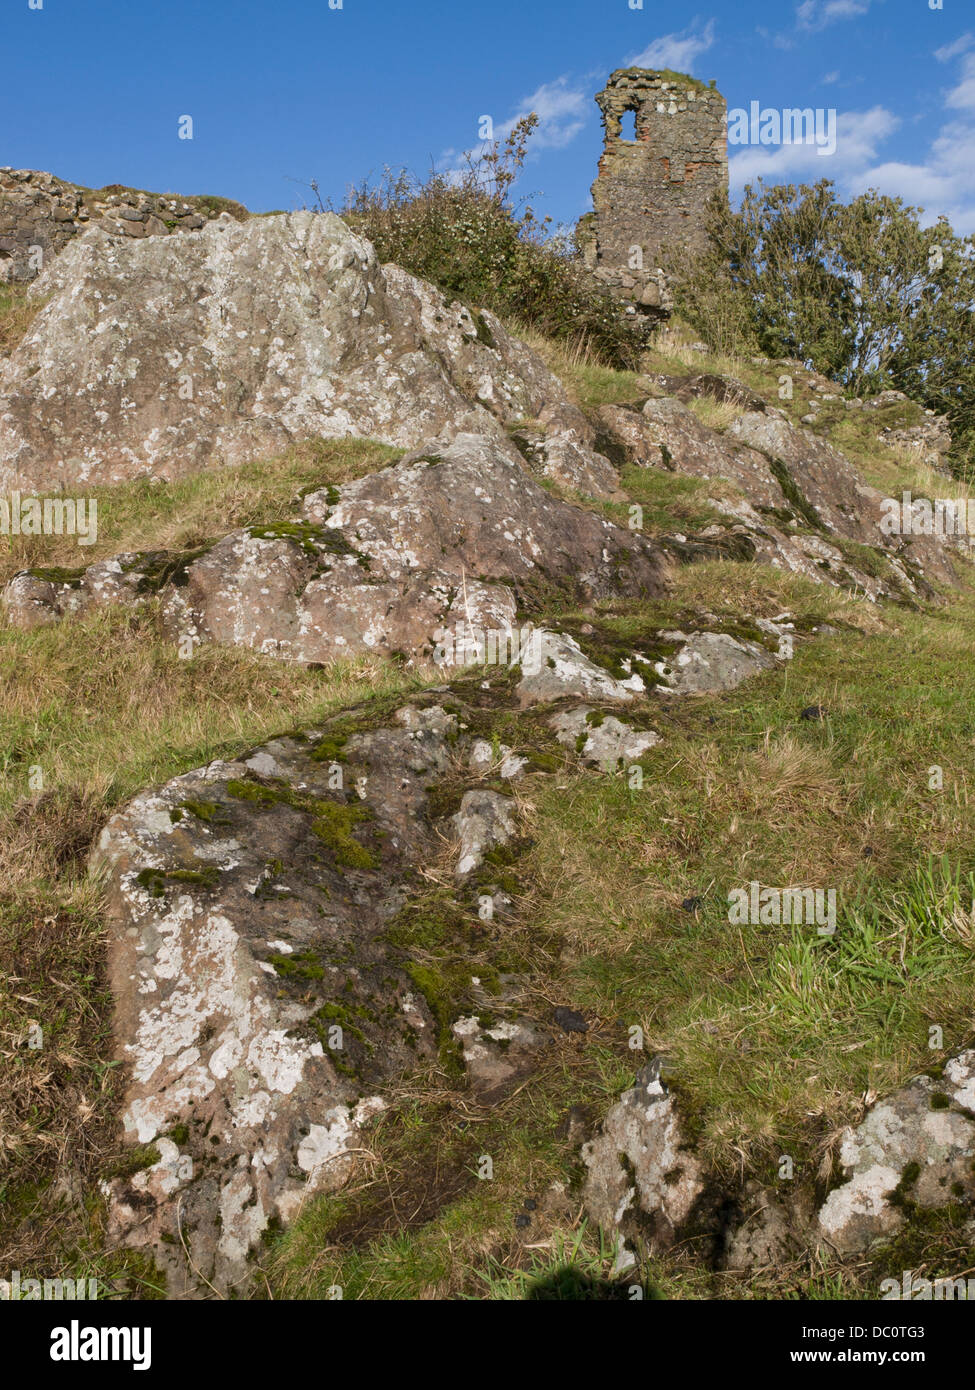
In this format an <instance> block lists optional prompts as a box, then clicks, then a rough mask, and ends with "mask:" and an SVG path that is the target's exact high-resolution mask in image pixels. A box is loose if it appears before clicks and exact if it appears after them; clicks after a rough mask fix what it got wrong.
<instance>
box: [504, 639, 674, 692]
mask: <svg viewBox="0 0 975 1390" xmlns="http://www.w3.org/2000/svg"><path fill="white" fill-rule="evenodd" d="M627 664H628V665H629V666H630V668H631V670H630V673H629V674H627V675H625V676H624V678H623V679H622V680H618V679H617V678H616V677H615V676H613V675H611V674H610V672H609V671H607V670H606V669H605V668H604V667H602V666H597V665H596V663H595V662H594V661H590V660H589V658H588V657H587V656H586V655H585V653H584V652H583V650H582V648H581V647H580V646H579V643H578V642H577V641H576V640H575V638H574V637H570V636H569V635H568V633H564V632H542V633H541V634H540V636H539V653H538V659H537V660H536V661H535V662H534V663H533V666H532V668H531V669H530V670H525V671H524V673H523V674H522V677H521V679H520V681H519V682H518V695H519V697H520V699H521V702H522V704H524V705H529V704H541V703H544V702H546V701H549V700H562V699H566V698H575V699H580V700H586V699H588V700H612V701H620V702H622V703H628V702H629V701H630V700H632V699H633V698H634V696H636V695H642V694H644V693H645V692H646V690H647V686H648V681H652V677H653V666H652V663H651V662H650V661H649V660H646V659H644V658H641V657H640V656H638V655H637V654H634V656H633V658H632V660H629V661H628V662H627ZM641 672H642V674H641ZM644 677H646V678H647V679H645V678H644Z"/></svg>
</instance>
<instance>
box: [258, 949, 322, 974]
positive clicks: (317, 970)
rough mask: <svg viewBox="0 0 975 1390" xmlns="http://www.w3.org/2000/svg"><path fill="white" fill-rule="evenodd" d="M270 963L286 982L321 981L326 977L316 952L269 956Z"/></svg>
mask: <svg viewBox="0 0 975 1390" xmlns="http://www.w3.org/2000/svg"><path fill="white" fill-rule="evenodd" d="M268 963H269V964H270V965H273V966H274V968H275V970H276V971H277V973H278V974H279V975H280V976H281V977H282V979H285V980H321V979H324V976H325V969H324V967H323V965H322V963H321V961H320V960H319V958H318V956H317V955H316V953H315V952H314V951H295V952H294V954H293V955H289V956H286V955H281V954H279V955H273V956H268Z"/></svg>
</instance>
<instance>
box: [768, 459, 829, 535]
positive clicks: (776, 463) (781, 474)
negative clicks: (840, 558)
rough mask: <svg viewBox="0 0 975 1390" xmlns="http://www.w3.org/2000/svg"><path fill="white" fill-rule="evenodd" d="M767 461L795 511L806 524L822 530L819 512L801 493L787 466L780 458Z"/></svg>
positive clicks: (816, 529)
mask: <svg viewBox="0 0 975 1390" xmlns="http://www.w3.org/2000/svg"><path fill="white" fill-rule="evenodd" d="M768 462H769V468H770V469H771V471H772V475H773V477H774V478H775V480H776V482H777V483H778V485H779V487H780V488H781V489H782V491H783V492H784V493H785V496H786V498H787V499H788V501H789V502H791V504H792V506H793V508H794V509H795V511H797V512H798V513H799V515H800V516H801V517H802V518H803V520H804V521H805V522H806V523H807V525H809V526H811V527H812V528H813V530H815V531H824V530H825V529H826V528H825V527H824V526H823V523H822V520H821V519H820V515H819V513H818V512H817V510H816V508H815V507H814V506H813V505H812V503H811V502H808V501H807V500H806V498H805V497H804V496H803V495H802V493H801V492H800V491H799V488H798V487H797V485H796V483H795V481H794V480H793V478H792V475H791V474H790V472H789V470H788V468H786V466H785V464H784V463H783V462H782V460H781V459H777V458H770V459H769V461H768Z"/></svg>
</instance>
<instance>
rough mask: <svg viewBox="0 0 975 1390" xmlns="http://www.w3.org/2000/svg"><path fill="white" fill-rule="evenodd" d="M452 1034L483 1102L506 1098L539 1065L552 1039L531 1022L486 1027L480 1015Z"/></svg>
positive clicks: (464, 1020)
mask: <svg viewBox="0 0 975 1390" xmlns="http://www.w3.org/2000/svg"><path fill="white" fill-rule="evenodd" d="M451 1032H452V1033H453V1035H454V1037H455V1038H456V1039H457V1041H458V1042H459V1043H460V1046H461V1051H462V1054H463V1058H464V1066H465V1068H466V1070H467V1076H468V1079H469V1081H470V1083H471V1086H472V1087H473V1089H474V1090H475V1091H477V1092H478V1093H479V1095H480V1097H481V1099H482V1100H492V1099H494V1098H495V1097H497V1096H499V1095H500V1094H502V1093H503V1092H504V1091H505V1090H506V1089H507V1088H508V1087H509V1086H510V1085H511V1084H512V1083H513V1082H514V1081H516V1080H517V1079H518V1077H520V1076H523V1075H524V1074H525V1073H526V1072H528V1071H530V1070H532V1069H533V1068H534V1067H535V1066H536V1064H537V1060H538V1058H537V1054H538V1052H539V1051H540V1050H541V1049H542V1048H544V1047H546V1046H547V1045H548V1044H549V1043H550V1042H551V1037H550V1036H549V1035H548V1034H547V1033H546V1032H545V1031H544V1030H543V1029H540V1028H539V1027H538V1025H537V1024H536V1023H534V1022H533V1021H532V1020H531V1019H529V1018H514V1019H504V1020H502V1021H501V1022H498V1023H491V1024H488V1025H487V1026H485V1025H482V1023H481V1021H480V1019H479V1018H478V1016H477V1015H476V1014H471V1015H469V1016H468V1017H465V1018H459V1019H457V1020H456V1022H455V1023H453V1024H452V1025H451Z"/></svg>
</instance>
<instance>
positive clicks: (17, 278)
mask: <svg viewBox="0 0 975 1390" xmlns="http://www.w3.org/2000/svg"><path fill="white" fill-rule="evenodd" d="M222 212H229V213H230V214H231V215H232V216H233V217H235V218H237V220H238V221H243V220H244V219H245V218H246V217H248V216H249V214H248V212H247V209H246V208H244V207H242V206H241V204H240V203H235V202H232V201H231V200H230V199H229V198H210V197H193V198H181V197H177V196H174V195H172V194H168V193H166V194H160V193H143V192H142V191H141V189H138V188H125V187H123V186H122V185H121V184H109V185H108V186H107V187H106V188H101V189H97V190H96V189H92V188H83V187H82V186H81V185H80V184H74V183H65V181H64V180H63V179H59V178H55V176H54V175H53V174H45V173H40V172H38V171H37V170H35V169H8V168H0V284H3V283H6V284H11V283H18V284H24V283H27V282H28V281H31V280H34V279H36V277H37V276H38V275H39V274H40V272H41V271H42V270H43V269H44V267H45V266H46V265H47V264H48V263H49V262H50V261H51V259H52V258H53V257H54V256H56V255H57V254H58V253H59V252H60V251H63V250H64V248H65V246H67V244H68V242H69V241H70V240H71V239H72V237H75V236H77V234H78V233H79V232H82V231H84V229H85V228H86V227H88V226H91V225H92V223H94V222H97V221H99V220H103V222H104V225H105V227H106V229H107V230H109V231H118V232H122V233H123V234H124V235H126V236H129V237H145V236H164V235H167V234H168V233H170V232H178V231H186V232H192V231H198V230H199V228H200V227H203V226H205V225H206V223H207V222H208V221H209V220H210V219H212V218H215V217H218V216H219V215H220V213H222Z"/></svg>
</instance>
